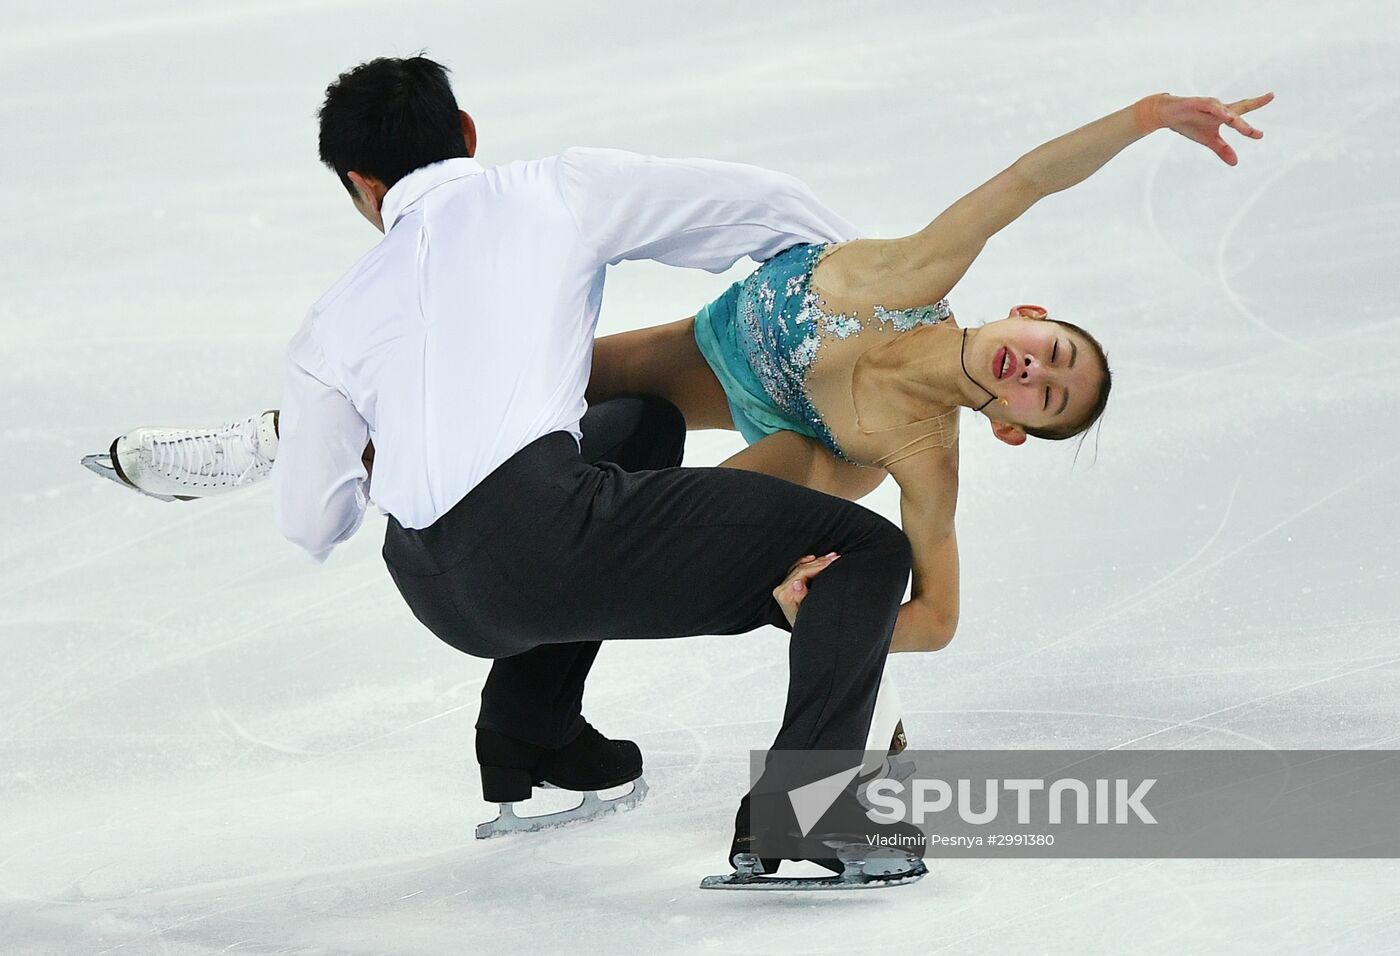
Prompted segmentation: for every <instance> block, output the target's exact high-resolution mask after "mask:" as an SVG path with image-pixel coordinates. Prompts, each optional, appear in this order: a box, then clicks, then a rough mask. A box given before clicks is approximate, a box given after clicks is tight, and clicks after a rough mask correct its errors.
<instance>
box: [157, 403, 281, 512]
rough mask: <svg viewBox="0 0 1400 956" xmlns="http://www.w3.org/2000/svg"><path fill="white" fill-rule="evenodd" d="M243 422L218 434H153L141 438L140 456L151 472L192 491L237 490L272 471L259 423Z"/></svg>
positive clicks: (230, 426)
mask: <svg viewBox="0 0 1400 956" xmlns="http://www.w3.org/2000/svg"><path fill="white" fill-rule="evenodd" d="M261 417H262V416H261V415H255V416H254V417H252V418H249V419H245V420H244V421H241V422H238V423H236V424H233V425H228V426H225V427H224V428H221V429H219V430H218V431H205V432H200V431H189V432H179V431H174V430H169V431H166V430H161V431H152V432H151V433H148V434H145V435H142V436H141V453H142V456H143V457H144V458H145V459H146V464H147V466H148V469H149V471H150V472H152V473H153V474H155V475H159V476H160V477H162V478H164V479H165V480H166V481H168V482H172V483H174V484H177V485H180V486H181V487H185V488H189V489H192V490H197V489H203V491H204V493H205V494H208V493H209V492H210V490H211V489H224V488H237V487H239V486H240V485H244V484H247V483H249V482H253V481H257V480H259V479H260V478H264V477H266V476H267V475H268V474H269V473H270V472H271V471H272V458H270V457H268V456H267V455H265V454H263V451H262V448H261V447H260V442H259V440H258V419H260V418H261Z"/></svg>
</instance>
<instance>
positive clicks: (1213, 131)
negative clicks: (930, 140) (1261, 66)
mask: <svg viewBox="0 0 1400 956" xmlns="http://www.w3.org/2000/svg"><path fill="white" fill-rule="evenodd" d="M1272 99H1273V94H1272V93H1265V94H1264V95H1263V96H1256V97H1253V98H1251V99H1245V100H1239V101H1237V102H1234V103H1229V104H1224V103H1221V102H1220V101H1219V100H1215V99H1210V98H1208V97H1180V96H1171V95H1169V94H1166V93H1158V94H1156V95H1155V96H1149V97H1145V98H1143V99H1141V100H1139V101H1138V102H1137V103H1135V104H1133V105H1132V106H1128V107H1125V108H1123V109H1121V110H1118V111H1117V112H1114V113H1110V114H1108V115H1107V116H1104V117H1102V118H1100V119H1097V120H1094V122H1092V123H1089V124H1088V125H1086V126H1081V127H1079V129H1076V130H1074V131H1073V132H1070V133H1066V134H1064V135H1063V136H1059V137H1057V138H1055V139H1052V140H1050V142H1048V143H1045V144H1044V145H1041V146H1037V147H1036V148H1035V149H1033V150H1031V151H1030V152H1029V153H1026V154H1025V155H1024V156H1022V157H1021V158H1020V159H1018V160H1016V162H1014V163H1012V164H1011V165H1010V166H1009V167H1007V168H1006V169H1005V170H1003V171H1002V172H1000V173H998V174H997V175H996V176H994V177H992V178H991V179H989V180H988V181H987V182H985V183H983V184H982V185H981V186H978V187H977V188H976V189H974V190H973V191H972V192H970V193H968V194H967V195H966V196H963V197H962V198H961V199H959V200H958V201H957V202H955V203H953V205H951V206H949V207H948V208H947V209H946V210H944V211H943V212H942V213H941V214H940V215H939V216H938V218H936V219H934V220H933V222H931V223H929V224H928V225H927V226H926V227H924V228H923V229H922V230H920V231H919V232H917V233H915V234H914V235H912V236H908V237H906V238H904V239H896V240H893V241H890V242H886V243H880V244H879V245H880V246H881V247H882V248H881V250H880V254H881V255H882V257H883V262H882V269H881V272H882V273H883V275H882V277H881V278H880V279H879V280H878V281H880V284H881V286H882V288H885V289H889V288H890V285H891V284H892V283H893V284H895V285H900V284H912V285H916V286H917V287H918V288H917V290H916V289H912V288H911V289H910V290H909V298H910V301H914V300H918V301H933V300H934V299H937V298H942V297H943V296H944V295H946V294H947V293H948V291H949V290H950V289H952V287H953V286H954V285H955V284H957V281H958V280H959V279H961V278H962V276H963V273H965V272H966V271H967V269H968V267H969V266H971V265H972V263H973V261H974V260H975V259H976V258H977V256H978V255H979V254H980V253H981V251H982V248H983V246H985V245H986V243H987V240H988V239H990V238H991V237H992V236H994V235H996V234H997V233H998V232H1000V231H1001V230H1002V229H1004V228H1005V227H1006V226H1008V225H1010V224H1011V223H1012V222H1015V221H1016V220H1017V219H1018V218H1020V216H1021V214H1022V213H1024V212H1025V211H1026V210H1027V209H1029V208H1030V207H1031V206H1033V205H1035V204H1036V203H1037V202H1039V201H1040V200H1041V199H1043V198H1045V197H1046V196H1048V195H1050V194H1051V193H1056V192H1060V191H1061V190H1064V189H1068V188H1070V187H1071V186H1074V185H1077V184H1079V183H1081V182H1083V181H1084V180H1085V179H1088V178H1089V177H1090V176H1092V175H1093V174H1094V173H1095V172H1097V171H1098V170H1099V169H1101V168H1102V167H1103V166H1104V164H1105V163H1107V162H1108V161H1109V160H1110V159H1112V158H1113V157H1114V156H1116V155H1118V154H1119V153H1120V152H1122V151H1123V149H1124V148H1126V147H1127V146H1129V145H1130V144H1132V143H1134V142H1136V141H1137V140H1139V139H1141V138H1142V137H1144V136H1146V135H1147V134H1149V133H1151V132H1152V131H1153V130H1156V129H1170V130H1172V131H1173V132H1175V133H1178V134H1180V135H1182V136H1185V137H1186V138H1187V139H1190V140H1192V141H1194V142H1197V143H1201V144H1202V145H1204V146H1206V147H1207V148H1209V149H1210V150H1212V151H1213V152H1214V153H1215V154H1216V155H1217V156H1219V157H1220V158H1221V159H1222V160H1223V161H1224V162H1226V163H1228V164H1229V165H1231V166H1233V165H1235V163H1236V162H1237V161H1238V160H1237V158H1236V156H1235V151H1234V150H1233V149H1232V148H1231V147H1230V146H1229V145H1228V144H1227V143H1226V142H1225V140H1224V139H1222V138H1221V135H1220V128H1221V126H1229V127H1231V128H1232V129H1235V130H1237V131H1238V132H1240V133H1242V134H1243V135H1245V136H1248V137H1250V138H1251V139H1259V138H1260V137H1262V136H1263V133H1261V132H1259V131H1258V130H1256V129H1255V128H1254V127H1253V126H1251V125H1250V124H1249V123H1247V122H1245V121H1244V119H1243V114H1245V113H1248V112H1250V111H1251V110H1256V109H1258V108H1259V107H1261V106H1264V105H1266V104H1267V103H1268V102H1269V101H1270V100H1272ZM887 294H888V293H887ZM900 298H902V296H900Z"/></svg>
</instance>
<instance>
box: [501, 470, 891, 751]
mask: <svg viewBox="0 0 1400 956" xmlns="http://www.w3.org/2000/svg"><path fill="white" fill-rule="evenodd" d="M539 490H540V497H539V498H538V499H537V500H536V501H534V502H533V503H532V504H533V510H532V511H530V512H529V513H522V515H521V520H518V521H511V522H510V523H509V524H506V525H503V526H502V527H503V529H504V530H502V531H501V532H498V533H497V534H495V535H494V536H492V537H491V539H490V540H489V541H487V542H486V543H485V545H484V547H485V548H486V550H487V552H488V553H489V557H490V560H491V564H492V566H493V567H495V568H497V569H499V573H500V574H501V575H502V580H508V581H511V582H514V584H515V585H516V587H517V589H518V590H522V591H524V592H525V593H526V595H527V597H528V600H527V601H525V602H518V603H517V604H516V605H515V606H513V607H510V608H507V607H505V606H504V605H503V606H502V608H500V609H499V614H500V616H499V617H497V618H494V619H493V627H494V629H495V632H496V633H497V634H499V635H502V636H503V637H505V638H507V639H510V640H515V641H519V642H522V643H526V644H527V645H528V644H539V643H568V642H570V641H574V640H578V639H580V638H582V637H588V638H593V637H594V636H596V637H602V638H605V639H606V638H654V637H678V636H686V635H695V634H731V633H740V632H744V631H749V630H753V629H754V628H757V627H759V626H761V625H763V624H774V625H776V626H778V627H781V628H785V629H786V628H787V627H788V625H787V623H786V621H785V620H784V618H783V617H782V614H781V611H780V609H779V608H778V606H777V603H776V602H775V601H774V599H773V597H772V590H773V588H774V587H776V586H777V585H778V584H779V582H781V581H782V579H783V578H784V577H785V576H786V574H787V571H788V568H789V567H790V566H791V565H792V563H793V562H794V561H796V560H797V559H798V558H799V557H801V556H802V555H803V554H824V553H826V552H828V551H836V552H839V553H840V554H841V558H840V559H839V560H838V561H836V562H834V563H833V564H831V565H830V566H829V567H828V568H826V569H825V570H824V571H822V572H821V573H820V574H819V575H817V576H816V578H814V579H813V580H812V582H811V586H810V588H809V590H808V596H807V598H806V599H805V600H804V602H803V604H802V606H801V610H800V613H799V614H798V616H797V621H796V624H795V626H793V627H792V628H791V631H792V638H791V642H790V645H789V673H790V678H789V687H788V696H787V704H786V708H785V710H784V715H783V726H782V729H781V730H780V732H779V734H778V736H777V739H776V740H775V741H774V744H773V746H774V747H775V748H780V749H817V748H823V749H843V750H860V749H863V747H864V744H865V738H866V733H867V731H868V729H869V724H870V717H871V713H872V711H873V708H874V701H875V695H876V691H877V689H878V686H879V680H880V675H881V673H882V671H883V668H884V661H885V656H886V653H887V651H888V648H889V641H890V637H891V635H892V634H893V630H894V624H895V618H896V616H897V614H898V609H899V604H900V599H901V597H902V596H903V592H904V588H905V584H906V582H907V580H908V574H909V568H910V560H911V558H910V550H909V543H908V540H907V538H905V537H904V535H903V533H902V532H901V531H900V530H899V529H898V528H897V527H895V526H894V525H893V524H891V523H890V522H889V521H887V520H886V519H884V518H882V517H880V516H879V515H876V514H875V513H873V512H871V511H869V510H868V509H866V508H863V507H861V506H860V505H857V504H855V503H853V502H848V501H844V500H842V499H839V498H835V497H832V496H829V495H825V494H822V493H820V492H816V491H812V490H811V489H807V488H803V487H801V486H798V485H794V484H792V483H790V482H786V481H782V480H781V479H777V478H772V477H770V476H768V475H762V474H757V473H754V472H747V471H740V470H737V469H729V468H674V469H665V470H660V471H644V472H639V473H634V474H629V473H625V472H623V471H622V470H621V469H619V468H616V467H614V466H611V465H607V464H603V465H600V466H596V467H595V466H587V465H583V464H576V465H575V466H573V467H572V469H571V470H568V473H567V475H565V476H563V477H562V478H561V479H559V480H558V481H555V482H554V483H552V484H551V485H550V486H548V487H547V488H546V487H542V488H541V489H539ZM522 512H524V509H523V508H522ZM486 612H487V613H496V612H495V611H494V610H493V609H486Z"/></svg>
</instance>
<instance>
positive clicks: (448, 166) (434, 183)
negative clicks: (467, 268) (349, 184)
mask: <svg viewBox="0 0 1400 956" xmlns="http://www.w3.org/2000/svg"><path fill="white" fill-rule="evenodd" d="M479 172H481V164H480V163H478V162H477V161H476V160H474V159H471V158H469V157H467V156H458V157H455V158H453V159H444V160H440V161H438V162H436V163H429V164H428V165H427V166H419V167H418V168H417V169H415V170H414V171H413V172H411V173H409V174H408V175H407V176H405V177H403V178H402V179H400V180H399V181H398V182H396V183H394V185H393V186H392V187H390V189H389V191H388V192H387V193H385V194H384V202H383V203H381V204H380V207H379V215H380V217H381V218H382V219H383V220H384V232H385V233H386V234H387V233H388V232H389V230H390V229H392V228H394V223H396V222H398V220H399V217H400V216H402V215H403V214H404V211H405V210H406V209H408V207H409V206H412V205H413V204H414V203H415V202H417V201H418V200H419V199H422V198H423V195H424V194H425V193H427V192H428V191H429V190H431V189H436V188H437V187H438V186H441V185H442V184H443V183H446V182H451V181H452V180H454V179H462V178H463V177H465V176H474V175H476V174H477V173H479Z"/></svg>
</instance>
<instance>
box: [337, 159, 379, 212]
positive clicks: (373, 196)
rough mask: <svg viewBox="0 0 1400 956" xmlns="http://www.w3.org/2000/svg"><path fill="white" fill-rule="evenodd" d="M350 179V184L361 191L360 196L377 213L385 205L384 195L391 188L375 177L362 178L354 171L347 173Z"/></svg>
mask: <svg viewBox="0 0 1400 956" xmlns="http://www.w3.org/2000/svg"><path fill="white" fill-rule="evenodd" d="M346 175H347V176H349V177H350V182H351V183H352V184H353V185H354V187H355V188H356V189H357V190H359V192H360V196H361V197H362V198H363V199H364V200H365V201H366V202H368V203H369V204H370V206H372V207H373V208H374V210H375V211H376V212H377V211H379V209H380V208H381V207H382V206H383V205H384V195H385V193H387V192H388V191H389V187H387V186H385V185H384V184H383V183H382V182H380V181H379V180H378V179H376V178H375V177H373V176H361V175H360V174H359V173H357V172H355V171H354V170H353V169H352V170H350V172H348V173H346Z"/></svg>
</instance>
